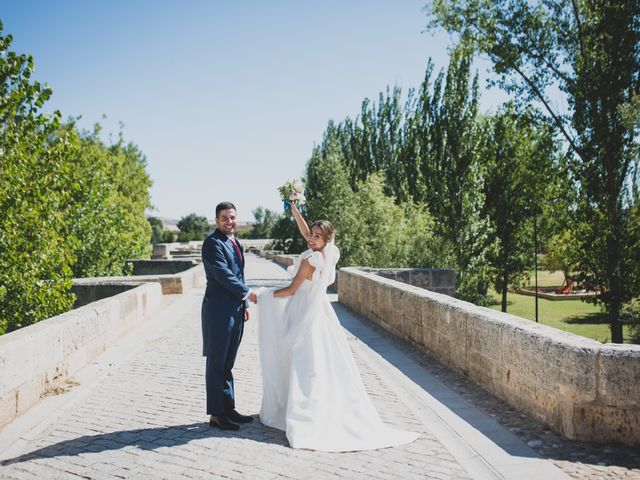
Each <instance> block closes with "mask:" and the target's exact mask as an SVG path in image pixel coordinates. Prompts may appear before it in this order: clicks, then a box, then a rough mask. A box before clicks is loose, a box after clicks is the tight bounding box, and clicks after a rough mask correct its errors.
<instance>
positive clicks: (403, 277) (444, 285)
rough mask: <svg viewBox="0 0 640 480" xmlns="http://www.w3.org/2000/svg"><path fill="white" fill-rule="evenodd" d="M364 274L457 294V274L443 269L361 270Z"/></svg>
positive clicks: (452, 294) (439, 291)
mask: <svg viewBox="0 0 640 480" xmlns="http://www.w3.org/2000/svg"><path fill="white" fill-rule="evenodd" d="M360 270H362V271H364V272H370V273H374V274H377V275H380V276H381V277H384V278H389V279H391V280H397V281H399V282H402V283H408V284H409V285H413V286H414V287H420V288H426V289H427V290H431V291H432V292H438V293H444V294H445V295H451V296H454V295H455V294H456V272H455V270H445V269H442V268H360Z"/></svg>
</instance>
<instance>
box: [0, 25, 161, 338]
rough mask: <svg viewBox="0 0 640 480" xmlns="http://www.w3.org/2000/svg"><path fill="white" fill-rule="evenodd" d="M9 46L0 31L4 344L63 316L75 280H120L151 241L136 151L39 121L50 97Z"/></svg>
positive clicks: (55, 119)
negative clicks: (7, 336)
mask: <svg viewBox="0 0 640 480" xmlns="http://www.w3.org/2000/svg"><path fill="white" fill-rule="evenodd" d="M11 42H12V37H11V36H10V35H6V36H3V34H2V23H0V334H1V333H5V332H9V331H12V330H15V329H17V328H21V327H23V326H26V325H30V324H32V323H35V322H37V321H39V320H42V319H44V318H48V317H51V316H54V315H57V314H59V313H62V312H64V311H66V310H69V309H70V308H71V307H72V305H73V294H72V293H71V292H70V288H71V283H72V282H71V278H72V275H78V276H79V275H84V274H93V275H104V274H110V273H120V272H121V271H122V268H123V267H124V260H125V259H127V258H132V257H137V256H139V255H142V254H144V252H145V251H146V249H147V248H148V238H149V235H150V231H151V229H150V226H149V224H148V222H147V221H146V220H145V218H144V208H145V207H146V206H147V205H148V202H149V197H148V188H149V185H150V181H149V178H148V175H147V174H146V171H145V168H144V158H143V157H142V155H141V154H140V152H139V150H137V149H136V148H135V147H134V146H132V145H126V146H125V145H124V144H123V143H122V141H120V142H119V143H118V144H116V145H112V146H109V147H107V146H105V145H104V144H102V143H101V142H100V141H99V140H98V139H97V137H95V136H94V137H92V136H88V137H87V136H83V135H81V134H79V133H78V132H77V131H76V129H75V127H74V126H73V124H71V123H69V124H66V125H60V121H59V118H60V115H59V114H58V113H56V114H54V115H53V116H52V117H48V116H47V115H45V114H44V113H42V111H41V108H42V106H43V105H44V103H45V102H46V101H47V99H48V98H49V97H50V95H51V90H50V89H48V88H46V87H44V86H43V85H41V84H40V83H38V82H33V81H32V80H31V75H32V72H33V59H32V58H31V57H30V56H27V55H18V54H16V53H15V52H12V51H10V50H9V48H10V46H11Z"/></svg>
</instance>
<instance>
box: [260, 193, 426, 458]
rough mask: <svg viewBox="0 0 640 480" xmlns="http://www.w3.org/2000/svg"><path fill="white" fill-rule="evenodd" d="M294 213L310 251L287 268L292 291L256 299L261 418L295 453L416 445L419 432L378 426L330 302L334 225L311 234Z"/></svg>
mask: <svg viewBox="0 0 640 480" xmlns="http://www.w3.org/2000/svg"><path fill="white" fill-rule="evenodd" d="M291 210H292V212H293V214H294V216H295V219H296V223H297V225H298V228H299V230H300V233H301V234H302V235H303V236H304V237H305V238H306V239H307V242H308V245H309V250H307V251H305V252H304V253H302V254H301V255H300V256H299V257H298V258H297V259H296V260H295V261H294V264H293V265H292V266H291V267H289V268H288V269H287V270H288V272H289V274H290V275H291V276H292V277H293V279H292V281H291V284H290V285H289V286H288V287H286V288H281V289H279V290H275V289H273V288H270V289H261V291H260V292H259V293H258V325H259V326H258V328H259V334H258V335H259V337H258V338H259V348H260V362H261V365H262V380H263V396H262V407H261V409H260V420H261V421H262V423H263V424H265V425H267V426H269V427H273V428H277V429H279V430H283V431H285V432H286V435H287V439H288V440H289V444H290V445H291V447H293V448H306V449H311V450H321V451H327V452H342V451H354V450H369V449H377V448H384V447H390V446H394V445H401V444H404V443H409V442H412V441H414V440H415V439H416V438H417V437H418V434H416V433H412V432H407V431H403V430H397V429H394V428H391V427H388V426H386V425H385V424H384V423H383V422H382V420H380V417H379V416H378V412H377V411H376V409H375V407H374V406H373V403H372V402H371V400H370V398H369V396H368V395H367V393H366V391H365V389H364V386H363V384H362V379H361V378H360V373H359V371H358V368H357V366H356V364H355V361H354V359H353V355H352V354H351V350H350V348H349V345H348V343H347V339H346V336H345V334H344V332H343V330H342V326H341V325H340V322H339V321H338V317H337V316H336V314H335V312H334V310H333V308H332V306H331V304H330V302H329V298H328V297H327V294H326V289H327V287H328V286H329V285H330V284H332V283H333V282H334V281H335V275H336V263H337V262H338V259H339V258H340V251H339V250H338V248H337V247H336V246H335V245H334V243H333V234H334V231H333V226H332V225H331V223H329V222H328V221H326V220H319V221H317V222H315V223H314V224H313V225H311V228H309V227H308V225H307V223H306V222H305V220H304V219H303V218H302V215H301V214H300V211H299V210H298V209H297V208H296V207H295V205H291Z"/></svg>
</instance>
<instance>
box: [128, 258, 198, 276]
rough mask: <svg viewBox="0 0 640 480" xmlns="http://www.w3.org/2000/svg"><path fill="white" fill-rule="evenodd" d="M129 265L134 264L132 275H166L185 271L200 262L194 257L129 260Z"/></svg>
mask: <svg viewBox="0 0 640 480" xmlns="http://www.w3.org/2000/svg"><path fill="white" fill-rule="evenodd" d="M126 263H127V265H132V266H133V273H132V275H166V274H174V273H180V272H184V271H185V270H189V269H190V268H193V267H194V266H196V265H197V264H198V263H199V262H198V261H197V260H194V259H185V260H178V259H167V260H161V259H152V260H127V262H126Z"/></svg>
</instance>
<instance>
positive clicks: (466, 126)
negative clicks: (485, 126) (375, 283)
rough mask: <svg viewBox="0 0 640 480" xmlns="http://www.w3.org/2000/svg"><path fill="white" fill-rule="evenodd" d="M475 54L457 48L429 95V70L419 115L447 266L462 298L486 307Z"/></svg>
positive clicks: (486, 241)
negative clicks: (453, 275) (451, 270)
mask: <svg viewBox="0 0 640 480" xmlns="http://www.w3.org/2000/svg"><path fill="white" fill-rule="evenodd" d="M471 62H472V55H471V53H470V52H469V51H468V50H466V49H464V48H463V46H458V47H457V48H456V49H454V50H453V51H452V53H451V57H450V61H449V67H448V70H447V73H446V77H445V76H444V75H443V74H440V75H439V76H438V77H437V79H436V81H435V83H434V86H433V93H431V94H430V92H429V90H428V89H429V83H430V82H429V77H430V73H431V72H430V69H427V77H426V79H425V82H424V83H423V86H422V88H421V91H420V99H419V101H418V104H419V108H418V110H417V113H416V115H423V116H424V118H418V119H417V120H416V124H417V125H418V129H419V130H418V131H419V132H422V133H423V134H424V135H425V137H424V139H423V141H422V143H421V144H420V147H421V148H420V150H419V153H420V156H419V168H420V171H421V173H422V178H423V179H424V182H425V186H424V188H423V191H424V195H425V197H424V201H425V202H426V205H427V207H428V209H429V211H430V212H431V214H432V215H433V216H434V219H435V229H436V232H437V234H438V235H439V236H441V237H442V238H443V239H444V241H445V243H446V245H447V247H448V248H446V249H445V251H444V252H443V256H444V257H445V258H444V259H443V263H444V264H445V265H448V266H451V267H453V268H455V269H456V271H457V275H458V278H457V284H458V289H457V295H458V296H459V297H460V298H462V299H464V300H468V301H470V302H473V303H476V304H479V305H484V304H486V302H487V290H488V260H487V255H488V249H489V248H491V242H490V228H491V227H490V223H489V220H488V218H487V217H486V214H485V213H484V212H483V206H484V203H485V198H484V195H485V194H484V178H485V177H484V175H485V173H484V171H483V166H482V165H481V163H480V156H479V152H480V145H481V142H482V133H483V132H482V130H481V129H480V128H479V122H478V98H479V93H478V77H477V74H476V75H474V76H472V75H471Z"/></svg>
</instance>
